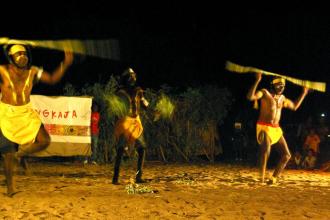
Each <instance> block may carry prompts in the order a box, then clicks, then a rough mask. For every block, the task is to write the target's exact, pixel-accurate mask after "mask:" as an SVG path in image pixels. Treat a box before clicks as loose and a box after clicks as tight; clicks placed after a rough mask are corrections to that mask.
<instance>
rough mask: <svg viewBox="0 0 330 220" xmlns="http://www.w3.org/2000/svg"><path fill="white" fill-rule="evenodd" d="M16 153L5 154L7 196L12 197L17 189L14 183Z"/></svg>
mask: <svg viewBox="0 0 330 220" xmlns="http://www.w3.org/2000/svg"><path fill="white" fill-rule="evenodd" d="M14 154H15V153H14V152H9V153H4V154H3V159H4V162H3V164H4V173H5V177H6V184H7V195H8V196H9V197H12V196H13V195H14V194H15V193H16V189H15V182H14V168H15V163H14Z"/></svg>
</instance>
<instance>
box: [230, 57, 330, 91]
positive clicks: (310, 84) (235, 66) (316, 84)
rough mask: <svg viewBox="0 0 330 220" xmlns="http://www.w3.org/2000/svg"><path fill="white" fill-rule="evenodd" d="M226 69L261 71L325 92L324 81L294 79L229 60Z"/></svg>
mask: <svg viewBox="0 0 330 220" xmlns="http://www.w3.org/2000/svg"><path fill="white" fill-rule="evenodd" d="M226 69H227V70H228V71H231V72H236V73H253V72H254V73H262V74H265V75H270V76H279V77H282V78H283V79H285V80H287V81H290V82H292V83H293V84H296V85H299V86H303V87H307V88H309V89H314V90H316V91H319V92H325V90H326V83H324V82H312V81H308V80H301V79H296V78H293V77H290V76H284V75H280V74H277V73H272V72H268V71H264V70H261V69H258V68H255V67H250V66H241V65H238V64H235V63H232V62H230V61H227V62H226Z"/></svg>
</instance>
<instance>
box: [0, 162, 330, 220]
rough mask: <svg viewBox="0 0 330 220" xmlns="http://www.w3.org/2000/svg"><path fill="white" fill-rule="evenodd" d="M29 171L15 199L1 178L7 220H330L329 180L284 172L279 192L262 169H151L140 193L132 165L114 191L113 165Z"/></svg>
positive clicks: (49, 165) (40, 166)
mask: <svg viewBox="0 0 330 220" xmlns="http://www.w3.org/2000/svg"><path fill="white" fill-rule="evenodd" d="M31 170H32V172H33V173H32V174H30V175H28V176H26V175H23V173H22V170H21V169H18V170H17V175H16V182H17V184H16V185H17V188H18V190H19V191H20V192H19V193H17V194H16V195H15V196H14V197H13V198H9V197H7V196H5V195H4V193H5V191H6V190H5V189H6V188H5V185H4V177H3V175H2V176H0V183H2V184H1V186H0V201H1V203H0V218H1V219H102V220H103V219H171V220H172V219H330V173H329V172H321V171H302V170H286V171H285V173H284V175H283V177H282V178H281V179H280V181H279V183H278V184H276V185H261V184H260V183H258V181H257V178H258V171H257V169H256V168H249V167H246V166H245V167H244V166H239V165H229V164H223V163H222V164H194V165H191V164H167V165H165V164H163V163H158V162H147V163H146V164H145V170H144V171H145V172H144V177H145V178H146V179H149V182H148V183H146V184H143V185H138V186H136V185H132V184H131V183H130V179H131V178H132V177H134V170H135V163H132V162H127V163H126V164H124V165H123V168H122V170H121V176H120V181H121V185H112V184H111V177H112V164H110V165H85V166H84V165H82V164H77V163H68V162H66V163H54V162H33V163H32V164H31ZM0 171H1V173H3V170H2V166H1V169H0ZM270 171H271V170H269V172H270Z"/></svg>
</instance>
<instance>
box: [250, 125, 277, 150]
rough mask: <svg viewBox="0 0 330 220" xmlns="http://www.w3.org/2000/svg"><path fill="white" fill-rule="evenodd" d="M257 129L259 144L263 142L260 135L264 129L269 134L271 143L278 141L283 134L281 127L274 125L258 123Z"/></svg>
mask: <svg viewBox="0 0 330 220" xmlns="http://www.w3.org/2000/svg"><path fill="white" fill-rule="evenodd" d="M256 130H257V141H258V143H259V144H261V142H262V140H261V138H260V137H259V134H260V132H261V131H264V132H265V133H266V134H267V136H268V137H269V139H270V144H271V145H273V144H275V143H277V142H278V141H279V140H280V138H281V137H282V135H283V131H282V129H281V127H272V126H268V125H263V124H257V126H256Z"/></svg>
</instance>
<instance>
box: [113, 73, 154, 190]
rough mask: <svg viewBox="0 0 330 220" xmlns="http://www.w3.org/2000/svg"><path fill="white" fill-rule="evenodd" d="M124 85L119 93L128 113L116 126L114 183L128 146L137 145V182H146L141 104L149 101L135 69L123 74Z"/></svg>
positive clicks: (146, 103) (116, 181) (146, 104)
mask: <svg viewBox="0 0 330 220" xmlns="http://www.w3.org/2000/svg"><path fill="white" fill-rule="evenodd" d="M121 78H122V85H121V87H120V88H119V90H118V92H117V95H118V96H119V97H121V99H122V100H125V103H127V106H128V111H127V115H125V116H124V117H122V118H120V119H119V120H118V121H117V123H116V126H115V138H116V144H117V146H116V147H117V155H116V159H115V165H114V175H113V179H112V183H113V184H119V183H118V177H119V169H120V164H121V160H122V156H123V153H124V149H125V148H126V147H132V146H134V145H135V147H136V148H137V153H138V161H137V172H136V177H135V181H136V183H143V182H145V181H144V180H143V179H142V168H143V163H144V157H145V148H146V143H145V140H144V136H143V127H142V124H141V120H140V116H139V114H140V105H141V104H142V105H143V106H144V107H148V105H149V103H148V101H147V100H146V99H145V98H144V96H143V90H142V88H141V87H139V86H137V85H136V73H135V72H134V71H133V69H131V68H128V69H127V70H125V71H124V72H123V74H122V76H121Z"/></svg>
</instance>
